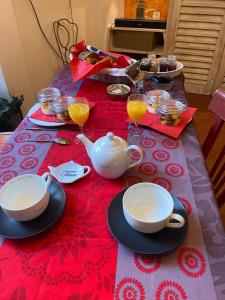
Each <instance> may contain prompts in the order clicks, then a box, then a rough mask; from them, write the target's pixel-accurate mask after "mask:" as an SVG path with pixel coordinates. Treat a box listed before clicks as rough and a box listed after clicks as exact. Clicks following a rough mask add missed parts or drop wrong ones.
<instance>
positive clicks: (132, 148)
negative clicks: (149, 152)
mask: <svg viewBox="0 0 225 300" xmlns="http://www.w3.org/2000/svg"><path fill="white" fill-rule="evenodd" d="M129 150H136V151H137V152H138V153H139V154H140V158H139V160H138V161H136V162H134V163H130V164H129V166H128V169H130V168H133V167H134V166H136V165H138V164H139V163H140V162H141V161H142V159H143V157H144V154H143V151H142V150H141V148H139V147H138V146H136V145H131V146H128V147H127V148H126V149H125V151H126V153H127V152H128V151H129Z"/></svg>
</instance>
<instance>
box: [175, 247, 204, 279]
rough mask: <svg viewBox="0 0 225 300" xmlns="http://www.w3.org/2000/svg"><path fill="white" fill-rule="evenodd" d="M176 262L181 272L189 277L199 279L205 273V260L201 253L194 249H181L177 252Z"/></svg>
mask: <svg viewBox="0 0 225 300" xmlns="http://www.w3.org/2000/svg"><path fill="white" fill-rule="evenodd" d="M177 261H178V265H179V267H180V269H181V271H182V272H183V273H184V274H186V275H187V276H189V277H192V278H197V277H200V276H202V275H203V274H204V273H205V271H206V261H205V258H204V256H203V255H202V253H201V252H200V251H199V250H197V249H195V248H191V247H183V248H181V249H180V250H179V252H178V257H177Z"/></svg>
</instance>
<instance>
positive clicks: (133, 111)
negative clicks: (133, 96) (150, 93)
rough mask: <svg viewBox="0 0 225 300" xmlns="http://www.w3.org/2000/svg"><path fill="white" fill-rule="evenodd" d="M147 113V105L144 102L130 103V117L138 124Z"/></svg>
mask: <svg viewBox="0 0 225 300" xmlns="http://www.w3.org/2000/svg"><path fill="white" fill-rule="evenodd" d="M146 112H147V105H146V104H145V103H144V102H143V101H138V100H137V101H130V102H128V103H127V113H128V115H129V117H130V118H131V119H132V120H133V121H135V122H137V121H139V120H141V119H142V118H143V117H144V115H145V114H146Z"/></svg>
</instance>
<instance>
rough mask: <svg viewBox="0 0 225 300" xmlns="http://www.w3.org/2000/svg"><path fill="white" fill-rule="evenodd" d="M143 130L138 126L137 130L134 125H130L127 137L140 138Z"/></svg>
mask: <svg viewBox="0 0 225 300" xmlns="http://www.w3.org/2000/svg"><path fill="white" fill-rule="evenodd" d="M143 131H144V129H143V128H142V127H140V126H138V128H137V127H136V126H135V125H130V127H129V129H128V133H129V135H134V134H135V135H139V136H141V135H142V133H143Z"/></svg>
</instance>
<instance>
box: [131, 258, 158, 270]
mask: <svg viewBox="0 0 225 300" xmlns="http://www.w3.org/2000/svg"><path fill="white" fill-rule="evenodd" d="M134 263H135V266H136V267H137V268H138V269H139V270H140V271H141V272H143V273H153V272H156V271H157V270H159V268H160V265H161V259H160V257H153V256H151V255H141V254H137V253H135V254H134Z"/></svg>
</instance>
